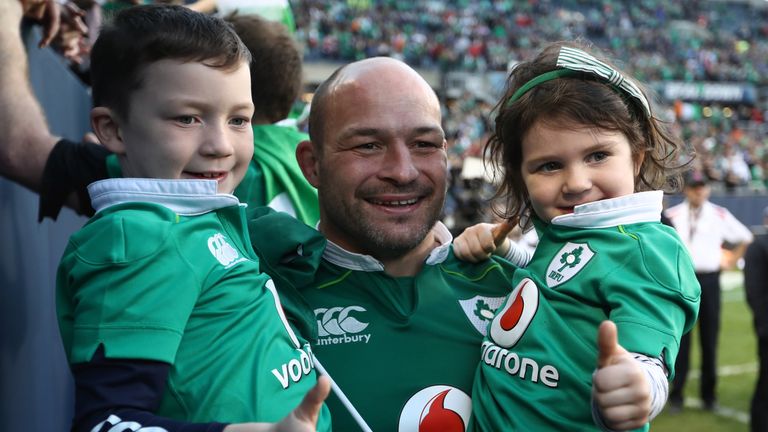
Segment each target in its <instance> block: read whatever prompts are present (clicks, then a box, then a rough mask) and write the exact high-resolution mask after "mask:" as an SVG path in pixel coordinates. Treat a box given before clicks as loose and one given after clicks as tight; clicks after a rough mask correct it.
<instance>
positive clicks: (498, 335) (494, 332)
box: [490, 278, 539, 348]
mask: <svg viewBox="0 0 768 432" xmlns="http://www.w3.org/2000/svg"><path fill="white" fill-rule="evenodd" d="M538 308H539V289H538V287H537V286H536V284H535V283H534V282H533V281H532V280H531V279H529V278H525V279H523V280H522V281H520V283H519V284H517V286H516V287H515V289H514V290H513V291H512V293H511V294H510V295H509V296H508V297H507V299H506V301H505V302H504V304H503V305H502V307H501V310H500V311H499V312H498V313H497V314H496V317H495V318H494V319H493V321H492V322H491V334H490V337H491V340H493V342H494V343H496V344H497V345H499V346H501V347H504V348H510V347H512V346H514V345H515V344H516V343H517V341H519V340H520V338H521V337H522V336H523V334H524V333H525V331H526V330H527V329H528V326H529V325H530V324H531V321H532V320H533V317H534V315H536V310H537V309H538Z"/></svg>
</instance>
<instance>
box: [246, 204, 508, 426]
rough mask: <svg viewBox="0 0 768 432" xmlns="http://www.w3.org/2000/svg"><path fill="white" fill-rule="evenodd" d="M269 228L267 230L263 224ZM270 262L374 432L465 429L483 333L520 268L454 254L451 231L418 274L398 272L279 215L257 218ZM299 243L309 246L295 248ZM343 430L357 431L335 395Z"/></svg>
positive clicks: (320, 353)
mask: <svg viewBox="0 0 768 432" xmlns="http://www.w3.org/2000/svg"><path fill="white" fill-rule="evenodd" d="M262 227H263V228H262ZM250 228H251V230H250V232H251V239H252V243H253V244H254V248H255V249H256V252H257V253H258V254H259V256H260V259H261V263H262V268H263V270H264V271H265V272H267V273H269V274H270V275H271V276H272V277H273V278H274V280H275V283H276V285H277V287H278V290H280V296H281V299H283V304H284V305H285V307H286V309H287V310H288V314H289V316H290V317H293V318H294V319H295V320H296V322H295V324H296V325H297V327H298V328H299V329H300V330H301V332H302V333H304V334H307V335H311V336H312V337H311V341H312V349H313V351H314V353H315V355H316V356H317V358H318V360H319V361H320V363H321V364H322V365H323V366H324V367H325V368H326V369H327V371H328V373H329V374H330V375H331V377H332V378H333V379H334V380H335V381H336V382H337V383H338V385H339V386H340V387H341V389H342V390H343V391H344V393H345V394H346V396H347V397H348V398H349V399H350V401H351V402H352V404H353V405H354V406H355V407H356V408H357V410H358V411H359V412H360V414H361V415H362V417H363V418H364V419H365V420H366V422H367V423H368V425H369V426H370V427H371V428H372V429H373V430H374V431H448V432H451V431H456V432H463V431H465V430H466V427H467V424H468V420H469V416H470V412H471V401H470V393H471V388H472V378H473V375H474V372H475V370H476V368H477V363H478V353H479V351H480V344H481V341H482V337H483V334H484V333H485V329H486V327H487V324H488V322H489V320H490V318H491V317H492V316H493V311H494V310H495V309H496V308H497V307H498V306H499V304H500V302H501V301H502V300H503V299H504V297H505V296H506V294H507V293H508V292H509V289H510V287H511V274H512V273H513V271H514V270H515V268H514V267H513V266H512V265H511V264H510V263H508V262H506V261H504V260H501V259H498V260H489V261H486V262H483V263H479V264H473V263H467V262H463V261H460V260H458V259H456V258H455V257H454V255H453V252H452V250H451V246H450V241H451V235H450V233H448V231H447V229H445V227H444V226H443V225H442V224H438V225H437V226H436V228H435V232H436V234H437V238H438V239H439V240H440V241H441V243H442V246H440V247H438V248H436V249H435V250H434V251H433V252H432V253H431V254H430V255H429V257H428V258H427V260H426V263H425V265H424V267H423V269H422V270H421V272H420V273H419V274H418V275H417V276H415V277H391V276H388V275H387V274H385V273H384V272H383V266H382V264H381V263H380V262H379V261H377V260H375V259H373V258H372V257H370V256H363V255H357V254H353V253H349V252H347V251H345V250H343V249H341V248H340V247H338V246H336V245H334V244H332V243H330V242H328V246H327V248H326V249H325V250H323V245H324V244H325V240H324V239H323V237H322V235H321V234H320V233H318V232H317V231H316V230H314V229H310V228H309V227H307V226H303V225H300V224H297V223H296V221H292V220H291V218H287V217H285V216H281V215H280V214H277V213H272V214H270V215H268V216H263V217H261V218H256V219H253V220H252V221H251V222H250ZM298 245H301V246H300V247H299V248H297V246H298ZM328 406H329V408H330V410H331V415H332V417H333V424H334V428H336V430H340V431H354V430H359V428H358V427H357V426H356V423H355V422H354V421H353V419H352V417H351V416H350V415H349V414H348V412H347V410H346V409H345V408H344V407H343V406H342V404H341V403H340V402H339V400H338V399H337V398H336V397H335V396H333V395H332V396H331V397H330V398H329V400H328Z"/></svg>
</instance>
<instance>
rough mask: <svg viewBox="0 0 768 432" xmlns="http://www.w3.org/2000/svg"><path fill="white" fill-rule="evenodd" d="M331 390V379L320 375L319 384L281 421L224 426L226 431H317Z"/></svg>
mask: <svg viewBox="0 0 768 432" xmlns="http://www.w3.org/2000/svg"><path fill="white" fill-rule="evenodd" d="M330 391H331V381H330V380H328V378H327V377H325V376H318V377H317V384H315V386H314V387H312V389H310V390H309V391H308V392H307V394H306V395H305V396H304V400H302V401H301V403H300V404H299V406H298V407H296V409H294V410H293V411H292V412H291V413H290V414H288V415H287V416H286V417H285V418H284V419H282V420H281V421H280V423H240V424H231V425H228V426H227V427H225V428H224V432H315V431H316V430H317V420H318V418H319V417H320V409H321V408H322V407H323V402H324V401H325V398H327V397H328V394H329V393H330Z"/></svg>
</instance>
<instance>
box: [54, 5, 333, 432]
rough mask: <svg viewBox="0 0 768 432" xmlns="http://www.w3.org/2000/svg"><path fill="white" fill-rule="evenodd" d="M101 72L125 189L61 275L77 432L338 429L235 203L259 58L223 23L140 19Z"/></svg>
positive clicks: (156, 9) (111, 49)
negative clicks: (253, 67) (252, 66)
mask: <svg viewBox="0 0 768 432" xmlns="http://www.w3.org/2000/svg"><path fill="white" fill-rule="evenodd" d="M91 61H92V64H91V71H92V75H93V80H92V82H93V89H92V91H93V101H94V108H93V110H92V112H91V120H92V126H93V130H94V132H95V133H96V135H97V136H98V137H99V139H100V141H101V142H102V144H103V145H104V146H105V147H106V148H107V149H109V150H110V151H111V152H113V153H115V154H117V155H118V158H119V161H120V165H121V169H122V172H123V175H124V176H125V178H122V179H112V180H104V181H100V182H97V183H94V184H92V185H91V186H90V187H89V193H90V195H91V199H92V204H93V207H94V208H95V210H96V215H95V216H94V217H93V218H92V219H91V220H90V221H89V222H88V223H87V224H86V225H85V226H84V227H83V229H81V230H80V231H78V232H77V233H75V234H74V235H73V236H72V238H71V239H70V243H69V245H68V247H67V249H66V251H65V252H64V256H63V258H62V260H61V263H60V267H59V273H58V278H57V312H58V316H59V325H60V330H61V335H62V339H63V341H64V346H65V350H66V352H67V355H68V358H69V362H70V364H71V367H72V372H73V375H74V378H75V384H76V402H75V419H74V425H73V430H75V431H81V430H82V431H101V430H112V429H110V428H112V427H113V426H116V425H118V424H122V426H119V427H118V428H120V427H125V428H131V429H132V430H133V429H135V428H143V429H144V430H150V429H151V430H157V431H176V430H182V429H183V430H184V431H222V430H223V431H257V430H270V428H273V427H278V428H285V429H287V430H314V429H315V423H317V426H318V429H319V430H327V429H329V428H330V418H329V414H328V412H327V409H326V408H325V407H324V406H323V405H322V400H323V399H324V398H325V396H326V395H327V392H328V385H329V384H328V382H327V380H325V379H323V380H319V381H318V380H317V379H316V376H315V370H314V367H313V362H312V353H311V350H310V348H309V345H308V344H307V343H306V342H304V341H300V340H299V339H298V338H297V337H296V335H295V334H294V333H293V332H292V331H291V329H290V327H288V325H287V323H286V321H285V317H284V315H283V313H282V310H281V306H280V302H279V300H278V298H277V295H276V294H275V290H274V285H273V284H272V281H271V280H270V279H269V277H267V276H266V275H264V274H262V273H260V271H259V266H258V262H257V260H256V259H255V258H254V256H255V255H254V253H253V250H252V249H251V246H250V244H249V242H248V231H247V226H246V223H245V216H244V206H241V205H240V203H239V201H238V200H237V198H235V197H234V196H233V195H231V193H232V191H233V190H234V189H235V187H236V186H237V185H238V183H239V182H240V181H241V180H242V178H243V176H244V174H245V171H246V169H247V167H248V164H249V161H250V158H251V155H252V152H253V144H252V139H253V135H252V131H251V124H250V119H251V117H252V115H253V109H254V108H253V103H252V102H251V98H250V74H249V68H248V65H249V61H250V54H249V53H248V50H247V49H246V48H245V46H244V45H243V44H242V42H241V41H240V40H239V39H238V37H237V35H236V34H235V33H234V31H233V30H232V29H231V28H230V27H229V26H228V25H227V24H226V23H224V22H223V21H222V20H220V19H218V18H213V17H210V16H206V15H203V14H199V13H196V12H192V11H190V10H187V9H185V8H183V7H174V6H146V7H144V6H142V7H136V8H131V9H127V10H125V11H123V12H121V13H120V14H119V15H118V16H117V17H116V18H115V21H114V22H113V24H112V25H111V26H108V27H107V28H105V29H103V30H102V32H101V34H100V36H99V39H98V41H97V42H96V44H95V45H94V48H93V52H92V59H91ZM161 179H162V180H161ZM316 383H317V385H315V384H316ZM313 386H314V388H313ZM310 389H311V391H310V393H309V395H308V396H307V398H306V399H305V402H304V403H303V404H302V405H301V407H300V408H299V409H297V410H296V411H294V412H293V413H292V412H291V409H293V408H294V407H296V406H297V405H298V404H299V402H300V401H301V398H302V397H303V396H304V394H306V393H307V392H308V391H309V390H310ZM286 416H288V417H287V418H286V419H285V421H284V422H282V423H281V424H279V425H277V426H272V425H263V424H262V425H259V424H254V423H249V424H246V423H243V422H250V421H260V422H275V421H278V420H280V419H281V418H284V417H286ZM219 422H221V423H219ZM227 423H243V424H227ZM115 430H116V429H115ZM121 430H122V429H121Z"/></svg>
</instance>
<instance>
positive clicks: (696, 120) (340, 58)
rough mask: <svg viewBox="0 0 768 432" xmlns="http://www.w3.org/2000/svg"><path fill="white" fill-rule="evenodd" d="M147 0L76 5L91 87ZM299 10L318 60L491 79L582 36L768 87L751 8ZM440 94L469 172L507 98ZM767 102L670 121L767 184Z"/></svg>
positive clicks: (76, 59)
mask: <svg viewBox="0 0 768 432" xmlns="http://www.w3.org/2000/svg"><path fill="white" fill-rule="evenodd" d="M140 2H141V1H140V0H109V1H107V2H105V3H103V4H101V3H99V2H97V1H93V0H75V1H73V2H69V3H67V4H66V6H64V7H62V27H63V29H64V30H65V31H62V32H60V34H59V36H58V37H57V39H56V40H55V41H54V43H53V46H54V48H56V49H57V50H59V51H60V52H61V53H62V54H63V55H64V56H65V57H66V58H67V59H68V60H69V61H71V62H72V64H73V70H75V71H76V72H78V73H79V74H80V76H81V77H82V78H83V79H84V80H86V81H87V74H86V73H85V72H86V71H87V65H88V59H87V54H88V51H89V43H90V41H92V40H93V39H94V38H95V36H96V33H97V29H98V27H99V25H100V23H101V20H102V16H103V17H108V16H109V15H110V14H112V13H114V11H116V10H119V9H121V8H123V7H127V6H130V5H132V4H137V3H140ZM187 3H192V2H191V1H189V2H187ZM291 9H292V11H293V16H294V20H295V23H296V32H295V36H296V38H297V40H298V41H299V42H300V44H301V45H302V46H303V48H304V58H305V61H306V62H307V63H312V62H315V61H335V62H349V61H354V60H359V59H362V58H366V57H371V56H390V57H395V58H399V59H401V60H404V61H405V62H407V63H408V64H410V65H412V66H414V67H420V68H428V69H429V68H432V69H435V68H436V69H438V70H440V71H441V72H449V71H465V72H472V73H484V72H489V71H506V70H507V69H508V68H509V67H510V66H511V65H514V64H515V63H516V62H517V61H519V60H520V59H524V58H528V57H530V56H531V55H532V54H533V53H534V52H536V51H537V50H539V49H540V47H541V46H542V44H544V43H546V42H548V41H553V40H563V39H574V38H582V39H586V40H588V41H590V42H591V43H593V44H594V45H595V46H597V47H599V48H600V49H603V50H605V51H607V52H609V53H611V55H613V56H614V57H617V58H618V59H619V60H621V61H623V62H624V63H625V64H626V69H627V70H628V71H629V72H630V73H631V74H632V75H634V76H636V77H638V78H639V79H640V80H642V81H646V82H664V81H684V82H728V83H744V84H751V85H754V86H756V88H758V91H760V90H759V89H761V88H762V89H763V90H762V91H763V92H765V90H764V88H766V87H768V78H766V77H768V7H765V6H764V5H762V6H758V5H754V4H752V3H751V2H746V1H744V2H733V1H717V0H676V1H661V0H642V1H630V0H587V1H576V0H530V1H527V2H513V1H511V0H495V1H487V0H485V1H480V0H459V1H430V0H410V1H404V0H348V1H346V2H329V1H326V0H296V1H293V2H291ZM104 19H107V18H104ZM86 29H87V30H86ZM441 96H442V103H443V118H444V128H445V131H446V134H447V136H448V140H449V146H450V154H451V157H452V164H453V166H455V167H461V165H462V164H463V161H464V159H465V158H466V157H468V156H475V157H478V156H481V153H482V147H483V145H484V143H485V140H486V138H487V135H488V131H489V130H490V126H491V123H490V121H491V120H490V117H491V113H492V110H493V105H492V103H493V102H492V101H493V100H494V98H495V96H496V95H490V97H489V95H480V94H474V93H472V92H470V91H464V92H463V93H461V94H459V95H455V94H454V95H448V94H446V93H443V94H442V95H441ZM756 99H757V100H756V101H755V102H754V103H753V104H747V105H738V104H737V105H732V106H727V105H725V104H717V103H713V104H709V103H702V104H699V105H696V104H694V105H689V104H683V103H681V102H680V101H660V102H661V103H662V106H661V107H662V109H663V111H664V112H663V113H662V114H663V117H664V118H665V120H667V121H669V122H670V123H672V125H673V126H672V127H673V128H674V129H676V131H677V132H678V133H680V134H681V135H682V136H683V138H684V139H685V141H686V142H687V143H688V144H689V145H690V146H692V147H693V148H695V149H696V151H697V153H698V155H699V158H697V160H696V162H695V164H696V166H695V167H694V168H696V169H698V170H700V171H703V172H704V173H706V175H707V176H708V177H709V178H710V180H712V181H713V183H712V184H713V188H714V189H715V190H716V191H717V190H723V191H727V192H731V193H744V192H751V191H764V190H765V189H766V184H768V152H767V151H766V148H768V139H766V136H768V134H766V129H767V128H766V124H765V117H766V112H767V111H768V104H766V102H765V101H764V100H763V99H764V98H763V99H761V98H759V97H758V98H756ZM455 171H456V173H457V174H458V173H459V171H460V170H459V169H457V170H455ZM455 183H456V187H457V190H458V192H456V201H457V206H461V205H463V203H462V201H463V199H462V198H461V197H462V196H472V199H473V200H476V199H477V194H472V193H467V192H466V190H465V189H466V188H470V189H472V188H475V187H476V186H477V185H478V183H477V182H462V181H461V179H456V182H455ZM471 185H474V186H471ZM481 189H485V188H481ZM469 205H470V206H471V204H469Z"/></svg>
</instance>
